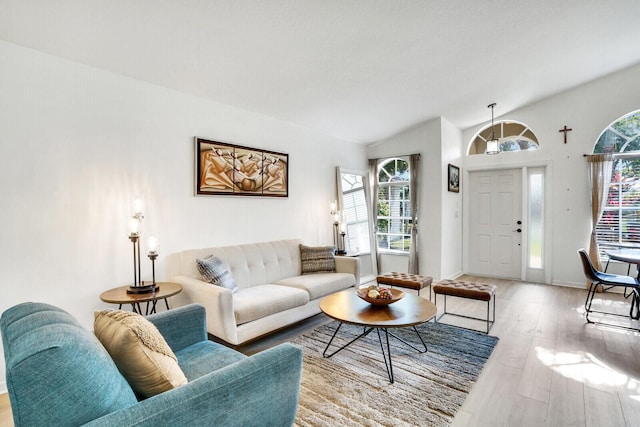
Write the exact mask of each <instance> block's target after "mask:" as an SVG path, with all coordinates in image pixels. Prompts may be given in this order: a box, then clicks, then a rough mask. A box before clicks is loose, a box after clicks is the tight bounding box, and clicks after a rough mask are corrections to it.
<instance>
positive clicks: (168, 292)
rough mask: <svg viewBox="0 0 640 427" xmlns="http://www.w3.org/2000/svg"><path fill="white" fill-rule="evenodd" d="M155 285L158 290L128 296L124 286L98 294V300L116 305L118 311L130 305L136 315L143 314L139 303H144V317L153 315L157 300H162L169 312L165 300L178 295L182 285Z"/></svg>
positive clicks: (162, 283) (164, 283)
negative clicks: (124, 305)
mask: <svg viewBox="0 0 640 427" xmlns="http://www.w3.org/2000/svg"><path fill="white" fill-rule="evenodd" d="M156 284H157V285H158V289H157V290H156V291H155V292H149V293H148V294H129V293H127V290H128V289H129V286H128V285H126V286H120V287H118V288H113V289H109V290H108V291H105V292H103V293H102V294H100V299H101V300H102V301H104V302H108V303H110V304H118V308H119V309H121V308H122V305H123V304H131V308H132V310H133V312H134V313H138V314H143V313H142V309H141V308H140V303H144V302H146V303H147V307H146V309H145V312H144V315H145V316H146V315H148V314H153V313H155V312H156V304H157V303H158V300H161V299H163V300H164V303H165V305H166V306H167V310H169V301H168V300H167V298H169V297H172V296H174V295H177V294H179V293H180V292H181V291H182V285H179V284H177V283H172V282H157V283H156ZM149 306H151V309H149Z"/></svg>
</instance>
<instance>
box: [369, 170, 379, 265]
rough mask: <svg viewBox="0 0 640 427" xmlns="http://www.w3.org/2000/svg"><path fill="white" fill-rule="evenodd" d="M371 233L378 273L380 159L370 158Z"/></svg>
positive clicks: (373, 260)
mask: <svg viewBox="0 0 640 427" xmlns="http://www.w3.org/2000/svg"><path fill="white" fill-rule="evenodd" d="M369 200H370V201H371V206H369V212H370V215H369V234H370V236H371V240H372V244H371V262H372V263H373V274H375V275H378V266H379V265H380V258H379V257H380V255H379V254H378V235H377V234H376V230H377V229H378V159H369Z"/></svg>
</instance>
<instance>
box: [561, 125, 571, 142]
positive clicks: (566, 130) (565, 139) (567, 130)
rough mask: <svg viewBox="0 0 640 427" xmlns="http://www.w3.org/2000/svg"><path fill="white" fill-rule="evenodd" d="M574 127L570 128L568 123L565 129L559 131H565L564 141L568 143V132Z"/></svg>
mask: <svg viewBox="0 0 640 427" xmlns="http://www.w3.org/2000/svg"><path fill="white" fill-rule="evenodd" d="M572 130H573V129H571V128H568V127H567V125H564V128H563V129H560V130H559V131H558V132H564V143H565V144H566V143H567V132H571V131H572Z"/></svg>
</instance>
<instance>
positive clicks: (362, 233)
mask: <svg viewBox="0 0 640 427" xmlns="http://www.w3.org/2000/svg"><path fill="white" fill-rule="evenodd" d="M363 178H364V177H363V176H362V175H356V174H350V173H343V174H342V183H341V185H342V204H343V207H342V214H343V216H344V223H345V225H346V227H347V232H346V236H347V239H348V241H347V242H346V247H347V248H348V249H349V250H350V251H353V252H357V253H360V254H365V253H370V252H371V246H370V243H369V219H368V217H367V201H366V198H365V194H364V182H363Z"/></svg>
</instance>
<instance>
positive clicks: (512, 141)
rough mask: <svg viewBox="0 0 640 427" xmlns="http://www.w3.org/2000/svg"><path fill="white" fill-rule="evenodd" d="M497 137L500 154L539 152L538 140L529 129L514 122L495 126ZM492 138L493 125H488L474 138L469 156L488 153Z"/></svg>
mask: <svg viewBox="0 0 640 427" xmlns="http://www.w3.org/2000/svg"><path fill="white" fill-rule="evenodd" d="M493 129H494V132H495V137H496V138H498V148H499V150H500V152H507V151H524V150H537V149H538V138H537V137H536V135H535V134H534V133H533V131H532V130H531V129H529V127H528V126H527V125H525V124H523V123H519V122H514V121H508V120H505V121H501V122H495V124H494V128H493ZM490 137H491V124H489V125H487V126H486V127H485V128H483V129H482V130H481V131H480V132H478V133H477V134H476V136H475V137H473V139H472V141H471V144H470V145H469V152H468V154H469V155H474V154H484V153H485V152H486V151H487V140H488V139H489V138H490Z"/></svg>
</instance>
